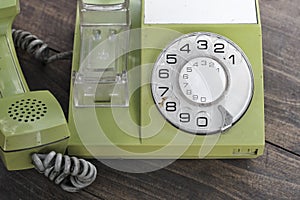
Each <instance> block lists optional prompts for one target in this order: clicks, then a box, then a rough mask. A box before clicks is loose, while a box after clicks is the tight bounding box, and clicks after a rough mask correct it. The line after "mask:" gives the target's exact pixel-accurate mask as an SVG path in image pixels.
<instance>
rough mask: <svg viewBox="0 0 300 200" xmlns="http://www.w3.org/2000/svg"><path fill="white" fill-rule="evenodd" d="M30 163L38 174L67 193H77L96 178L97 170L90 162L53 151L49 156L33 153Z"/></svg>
mask: <svg viewBox="0 0 300 200" xmlns="http://www.w3.org/2000/svg"><path fill="white" fill-rule="evenodd" d="M32 161H33V165H34V166H35V167H36V169H37V170H38V171H39V172H40V173H43V174H44V175H45V176H46V177H48V178H49V179H50V180H51V181H53V182H54V183H55V184H58V185H60V186H61V188H62V189H63V190H65V191H67V192H77V191H78V190H80V189H82V188H85V187H87V186H88V185H90V184H91V183H92V182H93V181H94V180H95V179H96V176H97V169H96V167H95V166H94V165H93V164H91V163H90V162H88V161H86V160H84V159H78V158H76V157H69V156H67V155H62V154H61V153H56V152H54V151H51V152H50V153H49V154H36V153H35V154H33V155H32Z"/></svg>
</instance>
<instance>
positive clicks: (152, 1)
mask: <svg viewBox="0 0 300 200" xmlns="http://www.w3.org/2000/svg"><path fill="white" fill-rule="evenodd" d="M144 1H145V16H144V17H145V18H144V23H145V24H256V23H257V13H256V1H255V0H144Z"/></svg>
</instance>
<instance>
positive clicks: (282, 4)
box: [260, 0, 300, 155]
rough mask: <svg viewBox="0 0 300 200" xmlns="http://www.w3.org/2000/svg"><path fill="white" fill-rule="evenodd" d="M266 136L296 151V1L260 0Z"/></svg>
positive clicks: (299, 107)
mask: <svg viewBox="0 0 300 200" xmlns="http://www.w3.org/2000/svg"><path fill="white" fill-rule="evenodd" d="M260 9H261V18H262V24H263V49H264V69H265V73H264V81H265V116H266V117H265V120H266V140H267V141H270V142H272V143H274V144H277V145H279V146H281V147H283V148H285V149H287V150H290V151H293V152H295V153H297V154H298V155H300V145H299V144H300V131H299V130H300V70H299V69H300V56H299V55H300V49H299V46H300V39H299V38H300V17H299V13H300V4H299V2H298V3H297V1H295V0H289V1H286V0H279V1H260Z"/></svg>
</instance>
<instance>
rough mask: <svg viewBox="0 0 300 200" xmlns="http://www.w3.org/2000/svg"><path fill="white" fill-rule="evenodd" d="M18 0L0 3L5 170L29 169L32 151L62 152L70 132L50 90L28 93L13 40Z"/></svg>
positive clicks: (0, 138)
mask: <svg viewBox="0 0 300 200" xmlns="http://www.w3.org/2000/svg"><path fill="white" fill-rule="evenodd" d="M19 11H20V8H19V1H18V0H5V1H1V3H0V13H1V15H0V156H1V159H2V161H3V162H4V164H5V166H6V167H7V169H8V170H20V169H27V168H32V167H33V165H32V160H31V154H33V153H48V152H50V151H51V150H56V151H57V152H60V153H64V152H65V150H66V148H67V144H68V139H69V136H70V132H69V129H68V125H67V122H66V120H65V117H64V114H63V112H62V109H61V107H60V105H59V103H58V102H57V100H56V99H55V97H54V96H53V95H52V94H50V92H49V91H35V92H30V91H29V88H28V86H27V84H26V81H25V78H24V76H23V73H22V71H21V68H20V66H19V62H18V59H17V55H16V52H15V48H14V43H13V40H12V22H13V19H14V18H15V16H16V15H17V14H18V13H19Z"/></svg>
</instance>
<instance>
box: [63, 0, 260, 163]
mask: <svg viewBox="0 0 300 200" xmlns="http://www.w3.org/2000/svg"><path fill="white" fill-rule="evenodd" d="M99 2H100V3H101V1H98V3H99ZM94 3H96V1H94ZM258 5H259V4H258V1H256V9H257V10H256V11H257V20H258V22H257V24H144V23H143V19H144V1H140V0H135V1H134V0H132V1H130V13H131V23H132V27H131V28H132V29H131V30H134V29H135V28H141V30H140V36H139V37H134V38H131V41H130V42H131V43H132V42H140V49H141V50H140V51H138V52H137V51H135V52H130V53H129V54H128V58H129V59H128V60H129V66H128V70H129V71H130V70H132V69H134V68H135V67H136V66H138V65H141V66H142V67H141V68H140V69H141V70H140V71H139V75H140V76H139V77H136V76H130V73H129V75H128V80H129V90H130V89H132V88H130V87H131V86H132V85H134V84H132V82H134V83H136V81H138V82H139V83H140V84H141V85H142V83H149V81H150V78H151V74H152V68H153V64H152V65H149V63H155V61H156V60H157V57H158V56H159V54H160V53H161V51H162V49H151V48H148V47H149V46H151V45H152V46H154V47H157V46H159V47H162V48H165V47H166V46H167V45H168V44H169V43H170V42H172V41H173V40H174V39H176V37H179V36H180V35H183V34H187V33H192V32H212V33H217V34H219V35H223V36H225V37H227V38H229V39H230V40H232V41H233V42H234V43H236V44H237V45H238V46H239V47H240V48H241V49H242V50H243V51H244V53H245V54H246V56H247V58H248V59H249V62H250V63H251V66H252V71H253V76H254V94H253V98H252V101H251V103H250V106H249V108H248V110H247V111H246V113H245V114H244V115H243V117H242V118H241V119H240V120H239V121H238V122H237V123H235V124H234V125H233V126H232V127H231V128H230V129H228V130H227V131H225V132H224V133H220V134H214V135H207V136H203V135H194V134H190V133H187V132H184V131H181V130H178V129H177V128H176V127H174V126H173V125H171V124H170V123H169V122H167V121H166V120H165V119H164V117H163V116H162V115H161V114H160V113H159V111H158V110H157V109H156V107H155V103H154V101H153V98H152V95H151V88H150V84H145V85H144V84H143V86H141V87H140V88H139V89H138V90H136V91H135V92H134V93H133V96H132V97H131V98H130V102H129V107H128V108H100V107H95V108H77V107H75V106H74V98H73V92H74V91H73V89H74V85H73V84H74V76H73V77H72V78H73V81H72V82H71V93H70V103H69V127H70V130H71V132H72V135H71V138H70V143H69V147H68V151H69V153H70V154H73V155H79V156H85V157H98V158H146V159H147V158H184V159H196V158H255V157H257V156H260V155H262V154H263V150H264V144H265V140H264V139H265V138H264V93H263V63H262V34H261V21H260V17H259V6H258ZM79 14H80V10H79V9H77V20H76V29H75V39H74V56H73V66H72V72H73V74H76V73H77V72H78V70H79V57H80V52H79V51H80V40H81V38H80V37H81V35H80V17H79ZM159 29H161V30H172V31H177V32H178V33H179V34H178V35H177V36H176V37H174V36H170V35H168V34H167V33H168V31H166V34H164V31H157V30H159ZM133 58H134V59H133ZM132 60H134V61H135V63H133V62H131V61H132ZM144 64H145V66H144ZM115 110H117V113H118V119H120V120H119V121H116V119H115V116H114V112H115ZM149 110H150V112H149ZM128 113H130V115H128ZM149 113H150V115H151V117H152V121H151V117H150V116H149ZM122 117H123V119H124V121H126V120H125V119H127V118H128V117H131V118H132V120H133V121H134V122H136V123H137V124H138V125H140V126H132V127H131V128H130V127H129V128H128V127H127V128H126V130H127V131H125V129H123V128H122V126H120V124H121V125H122V123H120V121H122ZM94 118H95V120H93V119H94ZM153 119H155V120H153ZM161 122H163V125H161ZM95 123H97V125H95ZM155 123H157V126H162V127H161V129H160V130H159V131H157V133H156V134H155V135H151V134H153V131H154V129H155V127H156V124H155ZM149 126H150V127H154V128H153V129H151V128H149ZM128 130H129V131H128ZM205 151H207V152H205Z"/></svg>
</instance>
